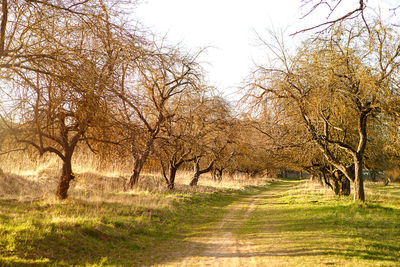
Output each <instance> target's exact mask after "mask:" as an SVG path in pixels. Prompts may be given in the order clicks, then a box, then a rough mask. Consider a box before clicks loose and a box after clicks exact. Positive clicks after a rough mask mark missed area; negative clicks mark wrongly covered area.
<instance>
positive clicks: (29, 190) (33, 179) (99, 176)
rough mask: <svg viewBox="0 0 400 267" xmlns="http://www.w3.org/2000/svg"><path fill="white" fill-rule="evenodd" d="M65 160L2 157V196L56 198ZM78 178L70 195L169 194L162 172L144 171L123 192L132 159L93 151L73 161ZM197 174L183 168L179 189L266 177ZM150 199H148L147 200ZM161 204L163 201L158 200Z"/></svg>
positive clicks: (234, 185) (207, 188)
mask: <svg viewBox="0 0 400 267" xmlns="http://www.w3.org/2000/svg"><path fill="white" fill-rule="evenodd" d="M61 166H62V165H61V161H60V160H59V159H58V158H57V157H55V156H53V155H44V156H42V157H39V156H37V155H35V154H26V153H14V154H9V155H5V156H2V157H0V169H1V170H2V171H1V172H0V197H2V198H13V199H19V200H32V199H44V198H53V195H54V192H55V190H56V186H57V182H58V178H59V176H60V174H61ZM73 171H74V173H75V179H74V180H73V181H72V182H71V187H70V190H69V196H70V198H79V199H90V200H99V201H100V200H105V199H106V200H107V201H116V202H120V201H127V200H126V199H127V196H128V195H140V196H142V197H141V198H137V199H136V200H139V201H145V200H144V199H150V198H149V197H143V196H146V195H151V194H152V193H169V192H170V190H169V189H167V186H166V184H165V181H164V179H163V178H162V176H161V173H160V172H157V171H153V172H149V171H146V172H144V173H143V174H142V175H141V177H140V183H139V186H138V187H137V188H135V189H134V190H132V191H130V192H123V187H124V183H125V181H126V180H127V179H128V177H129V176H130V162H129V161H128V162H127V161H122V160H119V161H118V160H116V161H114V162H111V161H110V162H107V161H104V159H101V158H100V157H98V156H96V155H94V154H91V153H77V154H76V156H75V158H74V160H73ZM192 176H193V173H192V172H190V171H188V170H185V171H180V172H178V174H177V178H176V189H175V192H180V193H183V194H185V193H188V194H191V193H194V192H213V191H219V190H223V189H240V188H243V187H245V186H248V185H263V184H265V182H266V181H265V178H263V177H256V178H248V177H246V176H238V175H233V176H228V175H225V176H224V177H223V179H222V181H221V182H216V181H214V180H213V179H212V178H211V176H210V174H204V175H202V176H201V177H200V180H199V185H198V186H196V187H191V186H189V185H188V184H189V183H190V180H191V179H192ZM146 201H147V200H146ZM157 204H159V203H157Z"/></svg>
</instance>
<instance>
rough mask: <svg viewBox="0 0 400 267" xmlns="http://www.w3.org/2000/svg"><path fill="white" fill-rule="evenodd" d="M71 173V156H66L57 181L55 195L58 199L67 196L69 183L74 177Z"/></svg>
mask: <svg viewBox="0 0 400 267" xmlns="http://www.w3.org/2000/svg"><path fill="white" fill-rule="evenodd" d="M74 178H75V177H74V175H73V173H72V165H71V158H67V159H65V160H64V162H63V167H62V173H61V177H60V180H59V181H58V185H57V191H56V197H57V198H58V199H60V200H63V199H66V198H67V197H68V189H69V183H70V182H71V181H72V180H73V179H74Z"/></svg>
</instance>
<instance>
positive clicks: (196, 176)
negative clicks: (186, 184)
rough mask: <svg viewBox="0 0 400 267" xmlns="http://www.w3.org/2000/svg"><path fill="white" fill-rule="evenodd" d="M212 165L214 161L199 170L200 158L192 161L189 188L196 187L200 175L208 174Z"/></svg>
mask: <svg viewBox="0 0 400 267" xmlns="http://www.w3.org/2000/svg"><path fill="white" fill-rule="evenodd" d="M213 165H214V161H211V162H210V164H209V165H208V167H207V168H205V169H203V170H200V158H198V159H196V160H195V161H194V174H193V179H192V181H190V186H196V185H197V183H198V182H199V178H200V175H202V174H204V173H207V172H209V171H210V170H211V168H212V166H213Z"/></svg>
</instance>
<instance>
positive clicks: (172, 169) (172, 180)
mask: <svg viewBox="0 0 400 267" xmlns="http://www.w3.org/2000/svg"><path fill="white" fill-rule="evenodd" d="M177 170H178V168H177V167H175V166H170V168H169V181H168V189H170V190H173V189H174V188H175V176H176V171H177Z"/></svg>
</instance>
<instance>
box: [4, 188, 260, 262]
mask: <svg viewBox="0 0 400 267" xmlns="http://www.w3.org/2000/svg"><path fill="white" fill-rule="evenodd" d="M249 190H250V189H249ZM252 190H256V189H255V188H253V189H252ZM172 194H177V192H168V193H164V194H163V195H164V196H169V195H172ZM245 195H246V192H231V193H209V194H194V195H192V196H191V197H187V198H183V200H182V199H181V200H180V201H178V202H174V203H173V204H174V205H175V208H174V209H173V210H172V211H171V210H170V209H162V208H159V207H154V208H147V207H132V205H130V204H129V203H110V202H106V201H102V202H96V201H86V200H81V199H70V200H68V201H66V202H54V203H52V202H46V201H33V202H19V201H17V200H0V240H1V241H0V266H29V265H32V266H40V265H46V266H47V265H51V264H52V265H57V266H63V265H65V266H71V265H91V264H92V265H96V264H100V263H104V264H114V265H122V266H135V265H143V264H144V263H146V262H153V263H154V262H155V261H154V254H153V253H154V251H156V250H157V249H158V248H161V249H163V248H169V249H171V247H170V246H169V245H168V244H169V243H170V242H173V243H174V244H179V246H181V245H185V243H184V242H183V239H184V238H185V237H186V234H188V233H190V232H191V231H192V228H201V227H203V226H204V225H207V224H209V223H211V222H214V221H216V220H218V219H219V218H220V216H221V210H222V208H223V207H224V206H226V205H229V204H230V203H232V202H233V201H235V200H237V199H239V198H241V197H243V196H245ZM126 197H129V196H126ZM131 197H132V196H131ZM133 197H135V196H133ZM210 214H211V216H210ZM163 244H164V245H163ZM165 244H167V245H165ZM166 254H168V252H166ZM163 258H164V257H161V258H160V259H159V261H160V262H162V261H163ZM88 259H89V260H88ZM140 262H143V263H140Z"/></svg>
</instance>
